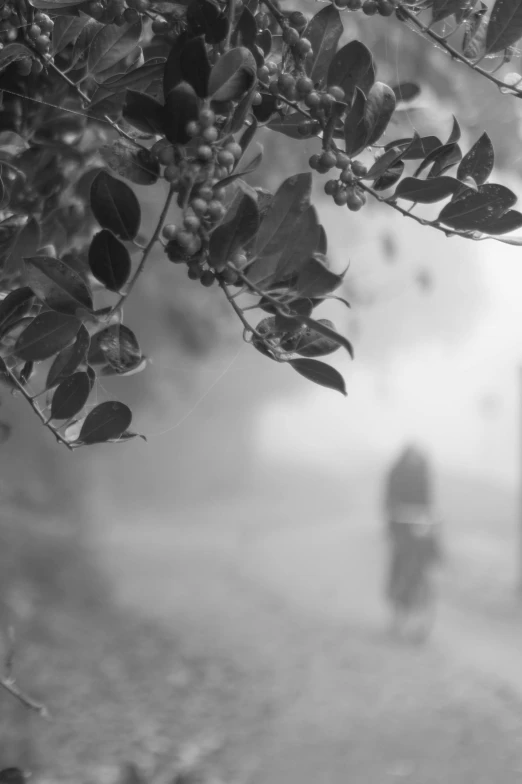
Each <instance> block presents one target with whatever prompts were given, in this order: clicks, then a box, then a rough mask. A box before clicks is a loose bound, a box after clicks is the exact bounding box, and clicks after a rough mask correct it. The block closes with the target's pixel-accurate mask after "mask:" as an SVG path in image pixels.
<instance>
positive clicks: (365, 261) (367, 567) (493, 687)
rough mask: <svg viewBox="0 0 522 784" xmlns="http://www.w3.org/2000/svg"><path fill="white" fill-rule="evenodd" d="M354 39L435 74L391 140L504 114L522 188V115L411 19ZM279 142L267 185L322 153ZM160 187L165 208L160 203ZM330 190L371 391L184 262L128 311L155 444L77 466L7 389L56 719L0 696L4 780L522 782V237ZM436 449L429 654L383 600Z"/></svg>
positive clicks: (11, 616) (344, 320) (10, 600)
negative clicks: (321, 368)
mask: <svg viewBox="0 0 522 784" xmlns="http://www.w3.org/2000/svg"><path fill="white" fill-rule="evenodd" d="M306 7H307V9H308V10H309V11H313V10H315V9H316V6H315V5H313V6H312V5H311V4H309V5H308V6H306ZM354 19H355V20H356V21H353V20H354ZM346 36H347V39H349V38H353V37H361V38H362V39H363V40H364V41H365V42H366V43H367V44H368V45H369V46H371V48H372V49H373V50H374V52H375V55H376V57H377V60H378V63H379V78H382V79H383V80H384V81H388V82H390V83H396V82H398V81H400V80H412V79H414V80H418V81H420V83H421V84H422V86H423V93H422V97H421V98H420V99H418V100H417V101H416V102H415V104H412V105H409V106H404V107H403V110H402V111H401V113H400V114H399V120H398V122H397V125H396V127H395V128H391V129H390V130H389V131H388V134H389V138H394V137H393V136H392V134H393V133H396V135H397V136H400V135H404V134H401V133H400V131H401V130H404V129H405V128H406V129H407V128H409V129H410V130H411V129H412V128H413V127H415V128H417V129H418V130H421V131H423V132H427V131H430V132H434V133H438V134H440V135H441V137H444V135H445V134H446V135H447V134H449V131H450V128H451V112H452V111H455V113H457V114H458V117H459V120H461V122H462V125H463V129H464V134H465V137H466V139H467V140H468V141H469V142H470V143H471V142H473V141H474V140H475V139H476V138H478V136H479V135H480V134H481V133H482V131H483V130H484V129H486V128H487V130H488V132H489V133H490V135H491V136H492V138H493V141H494V143H495V148H496V150H497V164H498V168H497V171H496V176H497V180H498V181H502V182H506V183H508V184H510V185H511V186H512V187H513V188H514V189H515V190H516V191H517V192H519V193H520V192H522V188H521V183H520V174H521V172H522V165H521V160H520V159H521V156H520V153H519V149H520V142H521V125H520V116H519V110H518V109H517V102H516V101H515V100H514V99H509V98H508V97H505V96H501V95H500V93H498V94H496V93H493V91H492V89H490V88H491V85H487V84H483V83H482V82H481V81H480V80H479V79H478V77H477V76H475V74H472V73H470V72H468V71H465V70H464V69H463V68H461V67H459V66H458V65H455V64H453V65H452V64H450V62H449V60H448V59H447V58H445V56H444V54H443V53H441V52H438V51H436V50H434V49H430V48H429V47H428V45H427V44H426V42H425V41H424V40H423V39H421V38H420V37H418V36H416V35H414V34H412V33H410V32H408V31H406V30H405V29H403V27H402V25H401V24H400V22H398V21H396V20H395V19H392V20H375V19H372V20H364V19H363V18H361V16H360V15H349V14H348V15H347V23H346ZM274 137H275V134H272V135H269V134H267V135H266V138H265V139H264V143H265V151H266V165H265V170H264V171H263V174H262V175H256V176H257V180H252V181H253V182H255V183H256V184H261V183H263V184H265V185H268V186H269V187H273V188H275V187H277V185H278V184H279V182H281V181H282V179H284V177H285V176H288V175H289V174H290V173H292V172H295V171H296V170H301V171H305V170H306V167H307V163H306V162H307V159H308V157H309V155H310V154H311V153H312V152H314V151H315V146H314V145H315V143H314V142H310V143H297V142H293V141H291V140H287V139H285V138H284V137H281V136H277V137H276V138H274ZM140 196H141V197H142V199H143V201H144V202H145V203H146V205H147V206H146V210H147V212H148V216H149V219H150V220H152V216H153V215H154V213H155V210H156V201H159V199H160V196H161V194H160V193H158V192H157V191H152V190H145V189H143V193H142V194H140ZM315 203H316V205H317V206H318V209H319V212H320V214H321V218H322V221H323V222H324V224H325V226H326V228H327V232H328V236H329V247H330V255H331V258H332V261H333V263H334V264H336V265H337V267H338V268H339V269H343V268H344V267H345V266H346V265H347V264H348V262H349V263H350V269H349V273H348V274H347V276H346V292H345V293H346V296H347V297H348V299H349V300H350V301H351V303H352V308H351V310H350V312H349V313H347V311H346V310H345V309H343V308H342V306H341V305H339V304H333V305H331V308H330V311H329V312H328V313H326V311H325V315H328V317H330V318H332V319H333V320H334V321H335V322H336V324H337V325H338V326H339V327H342V328H343V329H344V330H346V332H347V334H348V335H349V336H350V338H351V339H352V341H353V343H354V345H355V349H356V360H355V362H354V363H350V362H349V361H348V360H347V359H346V357H344V356H343V355H341V353H338V354H336V355H334V358H333V360H332V361H333V363H334V364H335V365H336V366H337V367H339V368H340V369H341V370H342V372H343V374H344V375H345V377H346V379H347V386H348V391H349V394H348V398H347V399H345V398H342V397H341V396H336V395H335V394H334V393H332V392H330V391H328V390H324V389H321V388H318V387H311V386H310V385H309V384H308V383H307V382H305V381H304V379H302V378H301V377H299V376H297V375H296V374H293V373H291V372H290V370H289V369H288V372H287V370H285V368H282V367H280V366H278V365H276V364H275V363H270V362H268V361H267V360H266V359H265V358H264V357H262V356H261V355H260V354H258V353H256V352H254V351H252V350H251V349H250V347H249V346H247V345H245V344H243V343H242V341H241V331H240V329H239V325H238V323H237V322H236V321H235V319H234V317H233V315H232V314H230V313H229V312H228V309H227V306H226V302H223V301H221V298H220V294H219V292H218V291H217V290H211V291H208V290H204V289H202V288H201V287H199V286H197V285H196V284H193V283H190V282H189V281H188V280H187V279H186V277H185V273H184V270H183V269H180V268H179V267H175V266H173V265H171V264H169V262H167V260H166V258H165V257H163V256H162V255H161V254H158V255H157V256H156V257H155V258H153V259H152V263H151V265H150V266H151V269H150V270H149V274H148V275H145V276H143V278H142V281H141V283H140V288H139V289H138V290H137V291H136V294H135V296H134V298H133V302H132V304H130V305H129V307H128V312H127V313H126V320H127V322H128V323H129V325H130V326H131V327H132V328H133V330H134V331H135V332H136V333H137V334H138V335H139V337H140V339H141V342H142V345H143V347H144V350H145V352H146V353H147V354H148V355H149V357H150V359H151V363H150V365H149V367H148V369H147V371H146V372H145V373H144V374H141V375H137V376H134V377H132V378H126V379H123V380H120V381H118V380H112V379H110V380H108V381H107V384H106V386H104V387H101V386H100V387H99V389H98V395H99V398H100V399H103V398H105V397H107V396H108V395H112V394H114V395H117V396H118V397H119V398H120V399H122V400H124V401H125V402H128V403H129V404H130V405H131V406H132V407H133V410H134V411H135V423H136V427H137V428H138V429H139V430H140V432H142V433H145V434H146V435H147V438H148V442H147V443H146V444H145V443H143V442H142V441H141V440H136V441H133V442H131V443H129V444H127V445H125V446H122V447H94V448H90V449H88V450H80V451H79V452H77V453H75V454H74V456H73V458H71V457H70V455H69V454H65V453H64V452H63V451H62V450H60V449H59V448H58V447H57V446H56V445H55V444H54V443H52V442H51V441H50V439H49V437H48V433H46V432H43V431H42V430H41V429H40V428H39V427H38V426H37V423H36V422H35V421H33V420H32V418H31V416H30V414H29V412H28V410H27V407H26V406H24V405H23V403H22V402H21V401H20V400H18V399H13V398H10V397H8V396H6V395H4V397H3V400H2V409H1V414H2V419H4V420H8V421H10V422H11V423H12V424H13V434H12V437H11V439H10V440H9V441H8V442H6V443H5V444H4V445H3V446H2V448H1V450H0V468H1V470H0V493H1V496H2V518H1V522H0V536H1V543H0V599H1V601H0V605H1V618H0V620H1V621H2V624H3V625H4V626H7V625H8V624H13V625H14V628H15V630H16V639H17V648H16V658H15V662H16V666H17V672H18V676H19V679H20V682H21V683H23V685H24V686H25V687H26V688H27V690H28V691H30V692H31V693H32V694H34V695H35V696H36V697H38V698H41V699H42V700H44V701H45V702H46V703H47V704H48V706H49V708H50V710H51V714H52V719H51V720H50V721H49V722H42V721H41V720H40V719H38V717H36V716H34V715H31V714H30V713H28V712H27V711H26V710H25V709H23V708H21V707H19V706H17V705H16V704H15V703H14V702H13V701H12V700H11V698H10V697H9V696H8V695H7V694H4V693H2V692H0V727H1V739H0V767H1V766H3V765H15V764H17V765H21V766H25V767H28V768H30V769H32V770H33V772H34V773H35V774H36V775H40V776H43V777H44V778H47V779H49V780H51V779H52V780H60V781H61V780H64V781H65V780H67V781H69V782H71V781H82V782H87V781H93V782H94V781H96V782H98V781H100V780H101V781H107V782H112V781H114V780H115V777H116V776H117V775H119V774H118V765H120V764H121V763H124V762H135V763H136V764H138V765H140V766H141V767H142V769H143V770H144V771H146V772H147V773H150V772H153V773H154V775H155V776H157V777H159V779H161V777H162V776H163V779H164V780H166V777H169V776H170V777H172V775H173V770H174V769H177V768H176V766H180V765H181V766H183V765H186V766H190V765H193V766H194V767H195V769H197V770H198V771H199V772H200V773H201V775H208V776H210V777H217V778H220V779H222V780H223V781H227V782H245V784H246V782H252V784H262V783H264V782H266V783H267V784H280V783H281V784H282V783H283V782H285V784H294V783H295V784H297V783H298V782H299V784H312V782H313V784H330V782H331V783H332V784H334V783H335V784H338V782H339V783H340V782H347V781H349V782H350V784H359V783H360V784H382V783H384V782H388V781H390V782H391V781H396V780H404V781H412V782H415V784H440V782H444V783H445V784H457V782H458V784H468V783H469V784H471V782H473V784H486V782H488V784H489V782H493V781H496V780H499V781H500V780H501V781H503V782H505V783H506V784H511V782H515V781H519V780H520V777H521V775H522V733H521V730H522V712H521V708H522V702H521V701H520V700H522V674H521V673H522V670H521V667H520V651H521V649H522V599H521V598H520V596H519V594H518V593H517V586H518V580H519V570H520V568H521V567H520V563H519V558H520V547H519V539H518V520H517V515H518V510H517V493H518V490H519V485H520V482H521V479H522V464H521V459H520V450H519V436H520V427H519V417H520V406H521V400H520V383H521V380H520V367H521V366H522V311H521V307H520V301H521V294H520V291H521V289H522V271H521V266H520V265H521V256H520V253H521V251H520V250H519V249H517V248H514V247H510V246H507V245H501V244H500V243H494V242H480V243H472V242H468V243H465V242H463V241H460V240H458V239H455V238H453V239H447V238H445V237H444V236H443V235H442V234H439V233H438V232H435V231H433V230H430V229H424V228H422V227H420V226H418V225H417V224H416V223H414V222H413V221H408V220H406V219H403V218H402V217H401V216H399V215H398V214H397V213H394V212H392V211H391V210H389V209H387V208H386V209H381V208H379V207H377V206H376V205H368V206H367V207H366V208H365V209H364V210H363V211H362V212H360V213H357V214H352V213H350V212H348V211H347V210H345V209H343V208H338V207H335V206H334V205H333V204H332V202H331V201H330V200H329V199H328V198H327V197H325V196H324V194H323V193H322V184H321V182H318V184H317V193H316V198H315ZM412 439H413V440H416V441H418V442H419V443H421V444H422V445H423V447H424V449H425V450H426V451H427V452H428V454H429V455H430V457H431V459H432V461H433V464H434V469H435V478H436V494H437V503H438V507H439V510H440V515H441V518H442V520H443V523H444V534H445V544H446V548H447V553H448V557H447V562H446V564H445V568H444V571H443V574H442V577H441V582H440V587H439V590H440V607H439V614H438V617H437V624H436V628H435V631H434V634H433V637H432V639H431V640H430V642H429V644H428V645H427V646H426V647H423V648H410V647H407V646H404V645H400V644H394V643H392V642H391V641H390V639H389V638H388V637H387V636H386V634H385V629H386V624H387V616H386V608H385V607H384V605H383V601H382V586H383V580H384V569H385V559H386V550H385V546H384V540H383V537H382V524H383V520H382V488H383V482H384V477H385V474H386V472H387V470H388V468H389V466H390V463H391V461H392V460H394V459H395V457H396V455H397V453H398V452H399V450H400V449H401V448H402V446H403V445H404V443H405V442H407V441H410V440H412ZM202 771H203V773H202ZM159 779H158V780H159ZM163 779H162V780H163ZM169 780H171V779H169Z"/></svg>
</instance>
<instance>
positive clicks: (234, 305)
mask: <svg viewBox="0 0 522 784" xmlns="http://www.w3.org/2000/svg"><path fill="white" fill-rule="evenodd" d="M218 283H219V286H220V288H221V289H223V292H224V294H225V297H226V298H227V300H228V301H229V303H230V305H231V306H232V308H233V310H234V311H235V313H236V315H237V317H238V318H239V320H240V321H241V323H242V324H243V326H244V328H245V330H246V331H247V332H251V333H252V334H253V335H255V336H256V338H258V339H259V340H262V341H263V342H264V338H263V335H261V333H260V332H258V331H257V329H256V328H255V327H253V326H252V325H251V324H250V323H249V322H248V321H247V319H246V318H245V314H244V312H243V309H242V308H240V307H239V305H238V304H237V302H236V301H235V299H234V297H233V296H232V294H231V293H230V290H229V288H228V286H227V284H226V283H225V282H224V281H223V280H220V279H219V278H218Z"/></svg>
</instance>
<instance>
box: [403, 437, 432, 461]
mask: <svg viewBox="0 0 522 784" xmlns="http://www.w3.org/2000/svg"><path fill="white" fill-rule="evenodd" d="M400 460H401V463H406V464H407V465H418V464H419V463H425V462H426V456H425V454H424V451H423V450H422V449H421V448H420V446H419V445H418V444H416V443H415V442H413V441H410V442H409V443H408V444H406V446H405V447H404V449H403V451H402V454H401V458H400Z"/></svg>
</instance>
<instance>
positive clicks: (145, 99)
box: [122, 90, 165, 134]
mask: <svg viewBox="0 0 522 784" xmlns="http://www.w3.org/2000/svg"><path fill="white" fill-rule="evenodd" d="M122 113H123V116H124V118H125V119H126V120H127V122H128V123H130V124H131V125H132V126H134V128H137V129H138V131H142V132H143V133H149V134H156V133H162V131H163V127H164V124H165V109H164V107H163V106H162V104H161V103H160V102H159V101H156V99H155V98H152V97H151V96H150V95H147V94H146V93H140V92H136V91H135V90H127V93H126V96H125V103H124V105H123V110H122Z"/></svg>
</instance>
